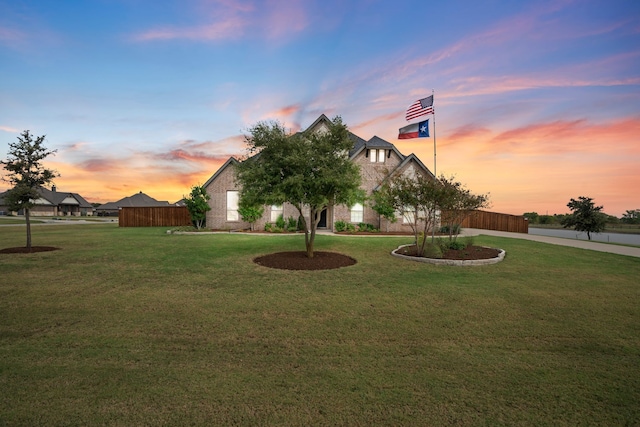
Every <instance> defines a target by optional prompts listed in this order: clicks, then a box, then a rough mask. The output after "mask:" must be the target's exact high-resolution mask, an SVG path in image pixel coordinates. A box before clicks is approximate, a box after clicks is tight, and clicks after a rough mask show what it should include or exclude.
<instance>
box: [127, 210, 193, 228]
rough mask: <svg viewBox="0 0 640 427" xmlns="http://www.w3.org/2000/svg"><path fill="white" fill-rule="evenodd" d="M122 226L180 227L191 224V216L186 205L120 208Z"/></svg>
mask: <svg viewBox="0 0 640 427" xmlns="http://www.w3.org/2000/svg"><path fill="white" fill-rule="evenodd" d="M118 223H119V226H120V227H178V226H181V225H191V224H192V223H191V216H190V215H189V211H188V210H187V208H186V207H184V206H154V207H126V208H120V211H119V213H118Z"/></svg>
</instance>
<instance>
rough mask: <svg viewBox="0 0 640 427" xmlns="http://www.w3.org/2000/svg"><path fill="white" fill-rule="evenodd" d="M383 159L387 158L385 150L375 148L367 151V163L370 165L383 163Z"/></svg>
mask: <svg viewBox="0 0 640 427" xmlns="http://www.w3.org/2000/svg"><path fill="white" fill-rule="evenodd" d="M385 157H387V150H383V149H376V148H374V149H372V150H369V161H370V162H371V163H384V159H385Z"/></svg>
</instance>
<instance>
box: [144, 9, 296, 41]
mask: <svg viewBox="0 0 640 427" xmlns="http://www.w3.org/2000/svg"><path fill="white" fill-rule="evenodd" d="M191 13H193V14H197V16H198V17H200V16H202V17H204V18H202V19H204V20H205V21H208V22H205V23H202V22H200V23H194V24H193V25H191V26H184V27H168V26H165V27H158V28H152V29H149V30H146V31H142V32H140V33H137V34H135V35H133V37H132V39H133V40H134V41H138V42H146V41H162V40H180V39H182V40H192V41H219V40H229V39H237V38H240V37H243V36H245V35H247V34H248V30H249V29H251V35H259V36H264V37H266V38H268V39H282V38H284V37H286V36H288V35H290V34H295V33H299V32H301V31H303V30H304V29H305V28H306V27H307V26H308V23H309V22H308V18H307V13H306V11H305V8H304V3H303V2H300V1H279V0H270V1H267V2H265V3H264V4H262V3H258V7H255V6H254V4H251V3H246V2H238V1H230V0H217V1H210V2H204V3H202V4H201V5H200V6H199V7H197V8H196V9H195V10H193V11H191Z"/></svg>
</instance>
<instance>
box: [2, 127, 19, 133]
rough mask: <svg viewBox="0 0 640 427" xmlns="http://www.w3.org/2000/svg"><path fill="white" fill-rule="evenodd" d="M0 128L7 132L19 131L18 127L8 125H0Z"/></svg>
mask: <svg viewBox="0 0 640 427" xmlns="http://www.w3.org/2000/svg"><path fill="white" fill-rule="evenodd" d="M0 130H1V131H3V132H9V133H18V132H20V131H19V130H18V129H16V128H12V127H10V126H0Z"/></svg>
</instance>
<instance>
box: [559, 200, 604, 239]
mask: <svg viewBox="0 0 640 427" xmlns="http://www.w3.org/2000/svg"><path fill="white" fill-rule="evenodd" d="M567 207H568V208H569V209H571V211H572V212H571V214H569V215H566V216H565V217H564V218H563V219H562V222H561V224H562V226H563V227H564V228H569V227H573V228H574V229H575V230H576V231H585V232H586V233H587V238H588V239H589V240H591V233H599V232H601V231H602V230H604V227H605V224H606V216H605V215H604V214H603V213H601V212H600V211H601V210H602V206H596V205H595V203H593V199H591V198H590V197H583V196H580V197H578V200H575V199H571V200H570V201H569V203H567Z"/></svg>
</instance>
